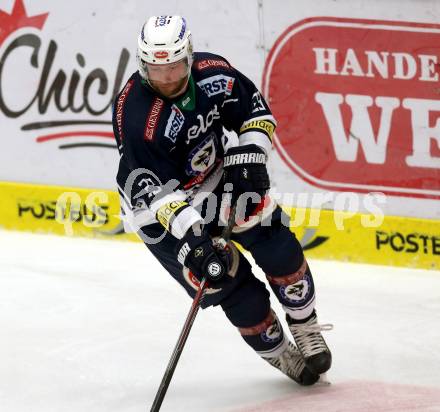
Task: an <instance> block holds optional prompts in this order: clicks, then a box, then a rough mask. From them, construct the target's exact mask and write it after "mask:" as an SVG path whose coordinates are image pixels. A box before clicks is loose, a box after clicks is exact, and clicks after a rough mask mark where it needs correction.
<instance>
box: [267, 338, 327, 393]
mask: <svg viewBox="0 0 440 412" xmlns="http://www.w3.org/2000/svg"><path fill="white" fill-rule="evenodd" d="M263 359H264V360H265V361H267V362H268V363H270V364H271V365H272V366H274V367H275V368H277V369H279V370H280V371H281V372H283V373H284V374H285V375H287V376H288V377H289V378H291V379H293V380H294V381H295V382H296V383H299V384H300V385H303V386H308V385H313V384H314V383H316V382H317V381H318V380H319V375H318V374H316V373H314V372H312V371H310V370H309V369H308V368H307V366H306V364H305V363H304V360H303V358H302V356H301V354H300V352H299V350H298V348H297V347H296V346H295V345H294V344H293V343H292V342H289V343H288V344H287V346H286V349H285V350H284V351H283V352H282V353H281V354H280V355H278V356H274V357H272V358H263Z"/></svg>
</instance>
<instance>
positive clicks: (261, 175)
mask: <svg viewBox="0 0 440 412" xmlns="http://www.w3.org/2000/svg"><path fill="white" fill-rule="evenodd" d="M223 168H224V183H232V185H233V186H232V204H235V203H236V202H237V199H238V198H239V197H240V195H242V194H243V193H256V194H257V195H259V196H260V198H261V200H263V198H264V196H265V194H266V192H267V191H268V190H269V189H270V180H269V175H268V173H267V168H266V153H265V152H264V150H263V149H262V148H260V147H258V146H257V145H255V144H248V145H244V146H237V147H231V148H230V149H229V150H228V151H227V152H226V154H225V157H224V164H223ZM249 201H251V200H250V199H249ZM248 203H249V202H248ZM238 207H239V208H241V207H246V206H245V205H240V204H238ZM255 207H256V204H255V203H253V204H252V203H251V205H250V207H249V206H248V207H246V212H245V216H248V215H249V214H251V212H252V210H253V209H255Z"/></svg>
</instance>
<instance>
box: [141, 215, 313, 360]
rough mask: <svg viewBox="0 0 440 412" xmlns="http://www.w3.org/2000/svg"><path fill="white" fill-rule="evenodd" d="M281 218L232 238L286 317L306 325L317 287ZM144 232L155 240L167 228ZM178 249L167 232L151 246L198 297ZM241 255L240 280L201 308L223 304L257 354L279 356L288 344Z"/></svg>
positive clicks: (154, 227) (266, 297) (208, 298)
mask: <svg viewBox="0 0 440 412" xmlns="http://www.w3.org/2000/svg"><path fill="white" fill-rule="evenodd" d="M282 213H284V212H282V210H281V209H280V208H279V207H277V208H276V209H275V211H274V212H273V214H272V215H271V217H270V218H269V219H271V224H270V225H267V222H266V224H258V225H256V226H254V227H253V228H251V229H249V230H247V231H245V232H242V233H239V234H233V235H232V236H231V239H232V240H235V241H237V242H238V243H239V244H241V245H242V246H243V247H244V248H245V249H246V250H248V251H249V252H250V253H251V255H252V256H253V258H254V260H255V262H256V263H257V265H258V266H259V267H260V268H261V269H262V270H263V272H264V274H265V275H266V278H267V280H268V281H269V284H270V286H271V288H272V290H273V291H274V293H275V295H276V297H277V298H278V300H279V301H280V303H281V304H282V306H283V308H284V310H285V311H286V313H288V314H289V315H290V316H291V317H292V318H294V319H298V320H301V319H305V318H306V317H308V316H309V315H310V314H311V313H312V311H313V308H314V305H315V287H314V284H313V278H312V274H311V272H310V270H309V268H308V265H307V262H306V260H305V259H304V255H303V252H302V248H301V245H300V244H299V242H298V240H297V239H296V237H295V235H294V234H293V233H292V232H291V231H290V230H289V228H288V227H286V226H284V225H283V224H282V221H281V216H282ZM283 221H284V222H285V221H288V219H283ZM208 230H209V229H208ZM142 232H143V234H144V235H147V236H149V237H152V238H156V237H158V236H159V234H161V233H163V228H162V226H160V225H159V224H154V225H150V226H145V227H144V228H143V229H142ZM176 244H177V240H176V238H175V237H174V236H172V235H171V234H169V233H167V234H166V235H165V237H164V238H163V239H162V240H161V241H160V242H159V243H157V244H147V247H148V249H149V250H150V251H151V252H152V253H153V255H154V256H155V257H156V258H157V259H158V260H159V262H160V263H161V264H162V265H163V266H164V268H165V269H166V270H167V271H168V272H169V273H170V274H171V275H172V276H173V277H174V278H175V279H176V280H177V281H178V282H179V283H180V284H181V285H182V286H183V287H184V288H185V289H186V291H187V292H188V294H189V295H190V296H191V297H194V296H195V293H196V285H193V284H191V282H189V281H188V280H186V279H187V278H185V276H184V270H183V267H182V266H181V265H180V263H178V262H177V259H176V252H175V249H176ZM239 256H240V258H239V266H238V270H237V274H236V276H235V277H234V278H233V279H231V280H228V281H227V282H226V283H225V286H224V287H222V289H221V290H220V291H219V292H216V293H212V294H207V295H206V297H205V299H204V302H203V305H202V307H207V306H211V305H220V306H221V307H222V309H223V311H224V312H225V314H226V316H227V317H228V319H229V320H230V322H231V323H232V324H233V325H234V326H235V327H237V328H238V329H239V331H240V333H241V335H242V336H243V338H244V340H245V341H246V342H247V343H248V344H249V345H250V346H251V347H252V348H253V349H254V350H255V351H256V352H258V353H259V354H260V355H261V356H263V357H272V356H276V355H277V354H279V352H281V351H282V350H283V349H284V347H285V345H286V344H287V339H286V338H285V337H284V333H283V330H282V327H281V325H280V323H279V321H278V319H277V317H276V315H275V313H274V312H273V311H272V310H271V307H270V301H269V291H268V290H267V289H266V287H265V284H264V283H263V282H261V281H260V280H259V279H257V278H256V277H255V276H254V274H253V273H252V268H251V265H250V264H249V262H248V261H247V259H246V258H245V257H244V256H243V254H242V253H240V254H239Z"/></svg>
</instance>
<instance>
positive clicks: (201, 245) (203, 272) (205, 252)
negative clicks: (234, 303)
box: [176, 229, 231, 282]
mask: <svg viewBox="0 0 440 412" xmlns="http://www.w3.org/2000/svg"><path fill="white" fill-rule="evenodd" d="M176 252H177V260H178V261H179V262H180V263H181V264H182V265H184V266H186V267H187V268H188V269H189V270H191V272H192V273H193V275H194V276H195V277H196V278H197V279H199V280H202V279H203V278H204V277H206V278H207V279H208V281H209V282H218V281H220V280H222V279H224V277H225V275H226V274H227V273H228V272H229V269H230V264H231V262H230V256H229V253H228V252H227V251H226V250H221V249H219V248H216V247H215V246H214V244H213V241H212V239H211V237H210V236H209V235H208V234H207V233H206V232H202V233H201V234H200V236H196V234H195V233H194V231H193V229H189V230H188V232H187V233H186V234H185V236H184V237H183V238H182V239H181V240H180V242H179V243H178V245H177V249H176Z"/></svg>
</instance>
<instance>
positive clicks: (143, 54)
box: [137, 16, 193, 80]
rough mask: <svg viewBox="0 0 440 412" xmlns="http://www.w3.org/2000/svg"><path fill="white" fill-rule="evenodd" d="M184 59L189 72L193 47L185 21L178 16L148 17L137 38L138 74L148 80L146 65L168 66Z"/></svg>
mask: <svg viewBox="0 0 440 412" xmlns="http://www.w3.org/2000/svg"><path fill="white" fill-rule="evenodd" d="M185 58H186V59H187V64H188V71H189V70H190V69H191V65H192V62H193V45H192V39H191V32H190V31H189V30H188V29H187V27H186V20H185V19H184V18H183V17H180V16H153V17H150V18H149V19H148V21H147V22H146V23H145V24H144V25H143V26H142V30H141V33H140V35H139V37H138V47H137V61H138V65H139V74H140V75H141V76H142V77H143V78H144V79H145V80H148V71H147V64H155V65H162V64H170V63H174V62H177V61H180V60H182V59H185Z"/></svg>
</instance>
